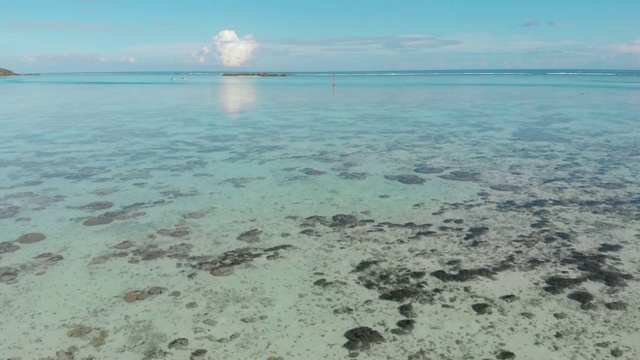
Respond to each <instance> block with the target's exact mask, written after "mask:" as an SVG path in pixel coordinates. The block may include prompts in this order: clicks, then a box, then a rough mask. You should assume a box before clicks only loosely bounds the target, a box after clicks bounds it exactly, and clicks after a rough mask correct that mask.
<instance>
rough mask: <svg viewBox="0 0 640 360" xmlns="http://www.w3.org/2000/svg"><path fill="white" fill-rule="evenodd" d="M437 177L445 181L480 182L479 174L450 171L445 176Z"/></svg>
mask: <svg viewBox="0 0 640 360" xmlns="http://www.w3.org/2000/svg"><path fill="white" fill-rule="evenodd" d="M438 177H440V178H442V179H446V180H457V181H478V180H480V173H478V172H469V171H460V170H457V171H452V172H450V173H448V174H445V175H439V176H438Z"/></svg>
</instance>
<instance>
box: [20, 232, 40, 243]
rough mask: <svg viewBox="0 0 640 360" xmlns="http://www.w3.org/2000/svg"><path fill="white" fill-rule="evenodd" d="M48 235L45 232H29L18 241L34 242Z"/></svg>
mask: <svg viewBox="0 0 640 360" xmlns="http://www.w3.org/2000/svg"><path fill="white" fill-rule="evenodd" d="M46 238H47V236H46V235H45V234H43V233H27V234H24V235H21V236H20V237H19V238H18V239H17V240H16V241H17V242H19V243H20V244H33V243H37V242H39V241H42V240H44V239H46Z"/></svg>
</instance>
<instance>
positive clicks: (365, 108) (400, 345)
mask: <svg viewBox="0 0 640 360" xmlns="http://www.w3.org/2000/svg"><path fill="white" fill-rule="evenodd" d="M548 73H550V72H549V71H545V72H535V71H532V72H520V73H511V74H505V73H483V74H479V73H467V74H464V73H461V72H450V73H429V72H420V73H396V74H395V75H392V74H390V73H351V74H346V73H342V74H338V76H337V80H336V87H335V88H334V87H333V86H332V77H331V74H311V73H306V74H295V76H289V77H285V78H253V77H251V78H245V77H231V78H229V77H222V76H220V74H217V73H190V74H172V73H119V74H47V75H44V76H37V77H15V78H2V79H0V98H1V99H2V106H0V126H1V127H2V129H3V130H2V132H0V234H1V235H0V236H1V237H2V238H0V252H2V254H0V256H1V258H0V270H1V272H2V274H0V280H1V281H2V283H0V285H1V287H2V292H1V293H0V294H1V295H0V300H1V301H2V307H1V308H0V316H1V318H2V319H3V321H2V324H1V325H0V332H1V333H2V334H3V342H2V345H0V355H1V356H2V357H4V358H22V359H48V358H51V359H70V358H75V359H92V358H95V359H187V358H193V359H214V358H220V357H224V358H229V359H267V358H269V357H270V356H271V357H274V358H276V359H277V358H279V357H282V359H285V360H289V359H301V358H307V359H339V358H349V357H350V356H351V357H355V356H357V357H358V358H364V359H367V358H370V359H413V360H415V359H430V358H431V359H465V358H468V359H475V358H482V359H485V358H486V359H494V358H497V359H510V358H513V357H512V356H516V358H517V359H540V358H549V359H606V358H622V359H635V358H638V357H639V356H640V348H639V346H638V344H637V334H638V326H640V302H639V301H638V299H639V298H640V297H639V296H638V295H639V294H640V287H639V286H638V283H637V279H638V278H639V277H640V265H639V264H640V262H639V260H640V249H639V248H640V245H639V234H640V232H639V230H640V225H639V223H638V220H639V219H640V195H639V194H640V192H639V191H638V189H639V183H638V178H639V177H638V173H639V171H640V162H639V161H638V160H639V158H640V140H639V139H640V126H638V121H639V120H640V119H639V118H638V117H639V115H638V114H640V81H639V79H640V76H639V74H637V73H633V72H624V73H616V72H598V73H596V74H593V73H591V74H585V73H578V72H571V73H569V74H558V73H556V72H554V74H548ZM182 76H188V77H189V81H182V80H181V78H182ZM172 77H175V78H176V80H175V81H172V80H171V78H172ZM40 234H41V235H40ZM42 235H44V237H45V238H44V239H42Z"/></svg>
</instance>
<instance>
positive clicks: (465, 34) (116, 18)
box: [0, 0, 640, 72]
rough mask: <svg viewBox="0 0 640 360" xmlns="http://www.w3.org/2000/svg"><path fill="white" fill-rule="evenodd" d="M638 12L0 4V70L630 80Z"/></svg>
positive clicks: (579, 7) (552, 5)
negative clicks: (596, 72) (578, 73)
mask: <svg viewBox="0 0 640 360" xmlns="http://www.w3.org/2000/svg"><path fill="white" fill-rule="evenodd" d="M638 19H640V0H606V1H605V0H509V1H507V0H422V1H412V0H395V1H390V0H385V1H382V0H323V1H315V0H291V1H290V0H272V1H269V0H262V1H259V0H235V1H227V0H215V1H214V0H209V1H204V0H202V1H200V0H198V1H196V0H181V1H176V0H171V1H170V0H154V1H147V0H0V67H5V68H9V69H12V70H14V71H18V72H66V71H145V70H146V71H156V70H179V71H181V70H196V71H198V70H202V71H224V70H235V71H348V70H420V69H424V70H430V69H484V68H488V69H511V68H581V69H605V68H606V69H640V25H638V24H639V23H640V22H639V21H640V20H638Z"/></svg>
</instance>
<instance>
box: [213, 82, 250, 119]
mask: <svg viewBox="0 0 640 360" xmlns="http://www.w3.org/2000/svg"><path fill="white" fill-rule="evenodd" d="M250 81H251V79H240V78H235V77H227V78H224V80H223V83H222V86H221V87H220V90H219V91H220V96H219V99H220V102H221V105H222V107H223V108H224V110H225V111H226V112H227V113H228V114H238V113H239V112H241V111H243V110H247V109H251V108H254V107H255V106H256V102H257V94H256V89H255V87H254V86H253V85H252V84H251V82H250Z"/></svg>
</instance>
